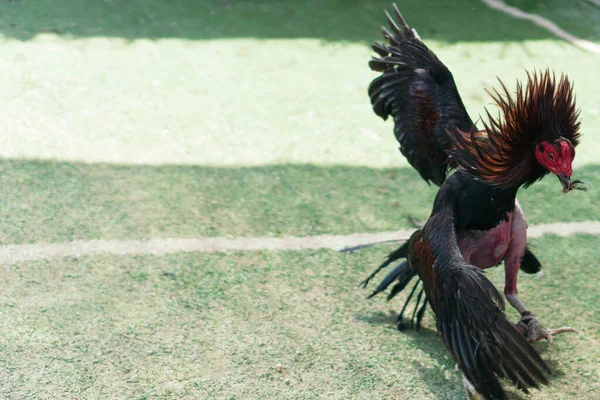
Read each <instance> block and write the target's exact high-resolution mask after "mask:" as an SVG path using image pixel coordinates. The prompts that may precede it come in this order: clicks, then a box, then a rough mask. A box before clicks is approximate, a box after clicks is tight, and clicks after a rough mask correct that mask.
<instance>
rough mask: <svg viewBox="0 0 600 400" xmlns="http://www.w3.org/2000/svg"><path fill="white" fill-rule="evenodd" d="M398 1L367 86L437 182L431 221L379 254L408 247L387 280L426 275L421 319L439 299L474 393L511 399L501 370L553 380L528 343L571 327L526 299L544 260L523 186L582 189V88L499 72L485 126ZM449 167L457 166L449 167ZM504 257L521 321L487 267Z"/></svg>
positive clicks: (523, 383) (452, 346) (532, 381)
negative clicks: (556, 323) (542, 182)
mask: <svg viewBox="0 0 600 400" xmlns="http://www.w3.org/2000/svg"><path fill="white" fill-rule="evenodd" d="M394 10H395V14H396V18H397V20H398V21H399V22H396V21H394V19H393V18H392V17H391V16H390V15H389V14H388V13H387V12H386V14H387V16H388V20H389V26H390V27H389V29H387V28H385V27H383V28H382V32H383V35H384V37H385V39H386V40H387V44H385V45H384V44H379V43H375V44H374V45H373V49H374V50H375V51H376V52H377V54H378V55H379V57H376V58H373V60H372V61H371V62H370V67H371V68H372V69H373V70H375V71H379V72H382V75H381V76H380V77H378V78H376V79H375V80H374V81H373V82H372V83H371V85H370V87H369V94H370V97H371V101H372V104H373V109H374V111H375V113H376V114H377V115H379V116H381V117H382V118H384V119H386V118H387V117H388V116H392V117H393V119H394V123H395V127H394V132H395V134H396V138H397V139H398V141H399V142H400V146H401V147H400V150H401V152H402V154H404V155H405V156H406V158H407V159H408V161H409V162H410V164H411V165H412V166H413V167H415V169H416V170H417V171H418V172H419V173H420V174H421V176H422V177H423V178H424V179H425V180H431V181H432V182H434V183H435V184H437V185H439V186H440V189H439V191H438V193H437V195H436V197H435V200H434V204H433V210H432V213H431V215H430V217H429V219H428V221H427V222H426V223H425V225H424V226H423V227H422V229H419V230H417V231H416V232H415V233H414V234H413V235H412V236H411V238H410V239H409V240H408V241H407V242H406V243H404V244H403V245H402V246H401V247H400V248H399V249H398V250H396V251H395V252H393V253H392V254H390V255H389V256H388V260H386V262H385V263H384V265H382V266H385V265H387V264H389V263H390V262H392V261H395V260H397V259H400V258H406V261H405V262H402V263H401V264H400V265H399V266H398V267H396V269H395V270H394V271H393V273H391V274H390V275H389V276H388V277H387V278H386V279H385V280H384V282H382V285H384V286H386V285H388V284H389V283H391V281H393V280H396V279H397V280H398V283H397V284H396V286H395V287H394V289H393V290H392V294H391V295H394V294H395V293H397V292H399V291H401V290H403V289H404V288H405V287H406V286H407V284H408V283H409V282H410V281H411V280H412V279H413V277H415V276H418V278H419V279H420V281H422V283H423V290H422V291H421V292H419V295H418V297H417V307H416V308H415V312H413V319H414V317H415V313H417V324H419V322H420V319H421V318H422V316H423V313H424V311H425V308H426V305H427V304H429V305H430V306H431V308H432V309H433V311H434V313H435V315H436V325H437V329H438V331H439V332H440V333H441V336H442V337H443V339H444V342H445V344H446V347H447V348H448V349H449V350H450V352H451V353H452V356H453V358H454V360H455V361H456V363H457V364H458V366H459V368H460V370H461V372H462V376H463V386H464V389H465V391H466V393H467V396H468V397H469V398H479V396H478V394H480V395H482V396H483V397H485V398H489V399H505V398H506V394H505V392H504V391H503V389H502V386H501V385H500V383H499V379H498V378H502V377H506V378H508V379H509V380H510V381H511V382H512V383H513V384H515V385H516V386H517V387H518V388H520V389H522V390H523V391H525V392H527V388H528V387H535V388H539V387H540V385H541V384H546V383H548V380H547V377H546V373H547V372H549V369H548V367H547V365H546V363H545V362H544V361H543V359H542V358H541V357H540V355H539V354H538V353H537V351H536V350H535V349H534V348H533V347H532V345H531V344H530V342H533V341H537V340H539V339H542V338H545V339H547V340H548V341H550V342H552V340H553V338H554V336H555V335H557V334H559V333H563V332H573V331H574V330H573V329H572V328H570V327H564V328H560V329H557V330H552V329H546V328H544V327H543V326H542V325H541V324H540V323H539V322H538V320H537V319H536V317H535V316H534V315H533V314H532V313H531V311H529V309H528V308H527V307H526V306H525V304H524V303H523V301H522V300H521V299H520V298H519V295H518V291H517V274H518V271H519V268H524V269H525V270H527V271H530V272H531V271H535V270H539V261H537V259H536V258H535V256H534V255H533V254H532V253H531V252H529V251H528V250H527V222H526V220H525V217H524V215H523V212H522V210H521V208H520V207H519V204H518V202H517V200H516V195H517V191H518V189H519V188H520V187H528V186H530V185H531V184H533V183H535V182H536V181H538V180H539V179H542V178H543V177H544V176H546V175H547V174H549V173H552V174H554V175H556V176H557V177H558V179H559V181H560V183H561V185H562V189H563V192H565V193H566V192H568V191H570V190H573V189H580V190H585V188H584V187H583V184H582V182H581V181H578V180H572V179H571V177H572V162H573V159H574V157H575V147H576V146H577V144H578V143H579V137H580V133H579V112H578V110H577V109H576V105H575V98H574V95H573V87H572V85H571V83H570V82H569V80H568V78H567V77H565V76H561V77H560V78H559V79H558V81H557V79H556V78H555V76H554V75H553V74H551V73H550V72H549V71H548V70H546V71H545V72H540V73H539V74H538V73H533V74H528V80H527V83H526V84H525V85H521V84H520V83H518V84H517V89H516V94H514V95H511V93H510V92H509V91H508V89H507V88H506V86H505V85H504V84H502V82H500V86H501V88H500V90H495V91H493V92H489V93H490V95H491V97H492V99H493V100H494V102H495V103H496V105H497V106H498V107H499V109H500V113H501V118H494V117H493V116H492V115H491V114H490V113H489V112H486V113H487V122H484V123H483V128H484V129H482V130H480V129H478V128H477V127H476V126H475V124H474V123H473V121H472V120H471V118H470V117H469V115H468V114H467V112H466V110H465V107H464V105H463V103H462V100H461V99H460V96H459V94H458V91H457V89H456V86H455V84H454V79H453V77H452V74H451V73H450V71H449V70H448V68H447V67H446V66H445V65H444V64H443V63H442V62H441V61H440V60H439V59H438V58H437V57H436V56H435V54H433V52H431V51H430V50H429V49H428V48H427V47H426V46H425V44H424V43H423V42H422V41H421V40H420V38H419V37H418V36H417V34H416V32H415V31H414V30H412V29H411V28H409V26H408V25H407V24H406V22H405V21H404V19H403V18H402V15H401V14H400V12H399V10H398V8H397V7H396V6H395V5H394ZM449 167H452V168H456V172H454V173H453V174H452V175H450V176H449V177H448V178H446V175H447V171H448V168H449ZM502 260H504V264H505V286H504V295H505V297H506V299H507V300H508V302H509V303H510V304H511V305H512V306H513V307H514V308H515V309H516V310H517V311H518V312H519V313H520V315H521V320H520V322H519V323H518V324H517V325H513V324H511V323H510V322H509V321H508V319H507V318H506V315H505V314H504V308H505V307H504V304H505V303H504V298H503V297H502V295H501V294H500V293H499V292H498V291H497V290H496V288H495V287H494V286H493V284H492V283H491V282H490V281H489V280H488V279H487V278H486V277H485V276H484V274H483V272H482V270H483V269H485V268H490V267H493V266H495V265H497V264H499V263H500V262H501V261H502ZM386 263H387V264H386ZM367 281H368V279H367ZM418 284H419V282H418V281H417V285H418ZM382 285H380V286H382ZM417 285H415V286H414V287H413V290H412V292H411V294H410V296H409V299H410V297H412V295H413V294H414V292H415V290H416V288H417ZM376 292H377V290H376ZM423 293H424V294H425V297H424V298H423V300H422V295H423ZM421 301H422V302H423V305H422V306H421V307H420V308H419V305H420V303H421ZM406 304H408V301H407V303H406ZM406 304H405V307H404V308H403V310H402V312H401V315H402V313H403V312H404V309H405V308H406ZM417 308H419V309H418V312H417Z"/></svg>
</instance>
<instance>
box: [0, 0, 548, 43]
mask: <svg viewBox="0 0 600 400" xmlns="http://www.w3.org/2000/svg"><path fill="white" fill-rule="evenodd" d="M397 2H398V5H399V7H400V9H401V10H402V12H403V13H404V15H405V17H406V18H407V20H408V22H409V23H410V24H411V25H412V26H414V27H416V28H417V29H418V31H419V33H420V34H421V36H422V37H423V38H425V39H427V40H431V39H435V40H439V41H443V42H447V43H454V42H462V41H496V42H502V41H521V40H526V39H534V40H542V39H551V40H556V37H554V36H553V35H551V34H550V33H548V32H546V31H545V30H543V29H541V28H538V27H536V26H534V25H533V24H530V23H526V22H523V21H520V20H516V19H514V18H512V17H508V16H505V15H504V14H502V13H500V12H498V11H495V10H492V9H489V8H488V7H486V6H485V5H484V4H482V3H481V2H480V1H475V0H459V1H453V2H440V1H436V0H425V1H404V0H398V1H397ZM523 2H524V0H520V1H517V3H519V4H517V5H520V6H523V4H520V3H523ZM391 3H392V0H372V1H359V0H331V1H326V0H308V1H303V2H289V1H288V2H286V1H279V0H254V1H249V0H204V1H194V0H148V1H143V2H141V1H125V0H106V1H94V2H91V1H83V2H82V1H77V0H63V1H57V0H42V1H37V2H33V1H5V2H2V4H1V5H0V16H1V17H0V32H1V33H2V34H3V35H5V36H6V37H10V38H16V39H19V40H29V39H32V38H34V37H35V36H36V35H38V34H43V33H54V34H58V35H64V36H72V37H119V38H123V39H127V40H133V39H140V38H147V39H163V38H185V39H192V40H198V39H200V40H202V39H220V38H259V39H275V38H277V39H279V38H284V39H287V38H316V39H323V40H326V41H355V42H364V43H368V42H370V41H371V40H373V39H374V38H378V37H379V26H380V25H381V24H382V23H383V22H384V21H385V19H384V14H383V9H384V8H385V9H389V8H390V7H391ZM525 3H527V4H524V5H525V6H527V7H528V8H531V7H533V6H535V5H536V4H537V3H538V1H537V0H526V1H525ZM527 7H526V8H527Z"/></svg>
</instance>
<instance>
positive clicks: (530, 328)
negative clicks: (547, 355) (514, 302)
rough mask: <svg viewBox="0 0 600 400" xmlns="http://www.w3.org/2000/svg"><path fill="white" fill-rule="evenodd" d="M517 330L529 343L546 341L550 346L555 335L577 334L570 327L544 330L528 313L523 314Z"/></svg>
mask: <svg viewBox="0 0 600 400" xmlns="http://www.w3.org/2000/svg"><path fill="white" fill-rule="evenodd" d="M517 329H518V330H519V331H520V332H521V333H522V334H523V335H524V336H525V337H527V340H528V341H529V342H531V343H533V342H537V341H538V340H540V339H546V340H547V341H548V343H550V344H552V343H553V342H554V336H556V335H559V334H561V333H566V332H575V333H577V331H576V330H575V329H573V328H571V327H570V326H563V327H562V328H558V329H546V328H544V327H543V326H542V325H540V323H539V322H538V320H537V319H536V318H535V316H534V315H533V314H532V313H531V312H529V311H527V312H524V313H523V315H522V317H521V321H519V323H518V324H517Z"/></svg>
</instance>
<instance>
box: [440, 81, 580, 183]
mask: <svg viewBox="0 0 600 400" xmlns="http://www.w3.org/2000/svg"><path fill="white" fill-rule="evenodd" d="M527 78H528V79H527V86H526V87H525V88H523V86H522V85H521V83H519V82H517V90H516V94H515V96H514V97H512V96H511V95H510V93H509V91H508V89H507V88H506V86H505V85H504V84H503V83H502V81H500V80H499V79H498V80H499V81H500V85H501V88H502V89H501V90H500V91H498V90H494V92H493V93H490V92H489V91H488V93H489V94H490V96H491V97H492V99H493V100H494V102H495V103H496V105H497V106H498V107H499V108H500V114H501V115H500V116H499V118H494V117H492V115H491V114H490V112H489V111H488V110H486V114H487V117H488V122H487V123H484V126H485V131H481V132H474V131H473V132H463V131H461V130H458V129H457V130H454V131H452V132H448V133H449V134H450V135H451V136H453V137H454V139H455V143H456V147H455V149H454V150H451V151H450V153H451V157H452V158H453V159H454V160H455V161H456V162H457V163H458V164H459V165H460V166H461V167H463V168H464V169H466V170H467V171H469V172H470V173H472V174H474V175H476V176H478V177H479V178H481V179H482V180H484V181H486V182H488V183H490V184H492V185H494V186H498V187H505V188H508V187H515V186H520V185H523V184H524V185H525V186H528V185H530V184H532V183H533V182H535V181H536V180H538V179H540V178H542V177H543V176H544V175H546V174H547V172H548V171H547V170H545V169H544V168H542V167H541V166H540V165H539V164H538V163H537V162H536V159H535V151H534V149H535V146H536V144H537V143H540V142H542V141H548V142H555V141H558V140H559V139H560V138H564V139H567V140H569V141H570V142H571V143H572V144H573V146H577V144H578V143H579V121H578V119H579V111H578V110H577V109H576V105H575V97H574V95H573V86H572V85H571V83H570V82H569V79H568V78H567V77H566V76H564V75H561V77H560V80H559V81H558V83H556V79H555V77H554V74H551V73H550V71H549V70H546V71H545V72H543V73H540V74H539V75H538V74H537V73H535V72H534V73H533V74H529V73H527Z"/></svg>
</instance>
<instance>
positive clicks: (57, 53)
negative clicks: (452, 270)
mask: <svg viewBox="0 0 600 400" xmlns="http://www.w3.org/2000/svg"><path fill="white" fill-rule="evenodd" d="M390 5H391V1H390V0H378V1H354V0H353V1H346V0H344V1H341V0H337V1H327V2H325V1H322V0H310V1H306V2H294V3H293V6H292V3H289V2H282V1H266V0H264V1H230V2H226V1H210V0H208V1H203V2H192V1H182V0H177V1H168V2H167V1H158V0H154V1H145V2H143V3H142V2H132V1H124V0H114V1H106V2H103V1H98V2H93V3H90V2H79V1H75V0H66V1H49V0H42V1H37V2H27V1H22V2H3V3H2V4H0V14H1V16H0V35H2V36H3V39H2V38H0V41H3V43H2V49H3V52H2V55H1V56H0V68H2V70H3V71H6V73H4V74H0V87H2V96H0V107H1V108H2V110H3V113H2V116H1V117H0V124H1V127H2V129H0V156H1V157H4V158H27V159H58V160H75V161H82V162H101V163H115V164H164V163H167V164H200V165H206V166H248V165H264V164H286V163H295V164H307V163H312V164H319V165H338V164H343V165H368V166H373V167H391V166H405V165H406V163H405V161H404V160H403V158H402V157H401V156H400V155H399V154H398V151H397V144H396V143H395V139H394V138H393V134H392V127H391V122H389V121H388V123H384V122H383V121H381V120H380V119H379V118H378V117H376V116H375V115H374V114H373V112H372V111H371V108H370V104H369V100H368V97H367V94H366V90H367V86H368V84H369V82H370V81H371V80H372V79H374V78H375V77H376V74H375V73H373V72H371V71H370V70H369V68H368V67H367V61H368V60H369V59H370V57H371V54H372V52H371V51H370V49H369V47H368V45H369V44H370V43H371V41H373V40H375V39H377V40H379V39H380V35H379V32H378V28H379V26H380V25H381V24H382V23H383V22H384V21H385V20H384V14H383V9H384V8H389V7H390ZM399 6H400V8H401V9H402V10H403V12H404V13H405V16H406V18H407V20H408V21H409V22H410V23H411V24H412V25H413V26H414V27H416V28H417V30H418V31H419V32H420V34H421V35H422V37H423V39H424V40H425V41H426V43H427V44H428V45H429V46H430V47H431V48H432V49H433V50H434V51H436V53H437V54H438V56H439V57H440V58H441V59H442V60H443V61H444V62H445V63H446V64H447V65H448V66H449V67H450V69H451V70H452V71H453V73H454V75H455V78H456V81H457V84H458V87H459V89H460V93H461V94H462V96H463V98H464V100H465V103H466V106H467V108H468V110H469V111H470V113H471V115H472V116H473V118H476V117H477V116H478V115H479V114H481V112H482V111H483V107H484V106H486V105H489V103H490V99H489V97H488V96H487V95H486V94H485V91H484V88H491V87H493V86H496V85H497V82H496V80H495V76H499V77H501V78H502V79H504V80H505V81H506V82H507V83H508V84H509V87H514V81H515V78H516V77H519V78H523V77H524V75H525V74H524V69H529V70H531V69H533V68H538V69H539V68H546V67H550V68H552V69H554V70H556V71H558V72H560V71H562V72H566V73H568V74H569V76H570V77H571V78H573V80H574V81H575V85H576V93H577V96H578V100H579V104H580V106H581V108H582V118H583V125H582V130H583V133H584V139H583V145H582V150H581V151H580V152H579V153H578V162H580V163H594V162H596V157H595V154H597V153H598V151H599V150H600V148H599V147H598V143H600V140H598V138H599V136H598V134H597V132H599V131H600V129H599V128H600V120H599V115H600V114H599V109H598V104H600V82H599V81H598V80H597V79H595V78H594V74H593V71H597V70H598V69H599V68H600V58H599V57H598V56H597V55H595V54H590V53H586V52H584V51H583V50H580V49H578V48H575V47H573V46H571V45H569V44H567V43H566V42H564V41H561V40H557V39H556V38H554V37H553V36H552V35H551V34H550V33H548V32H546V31H545V30H543V29H541V28H539V27H536V26H534V25H533V24H530V23H527V22H524V21H520V20H516V19H514V18H512V17H509V16H506V15H503V14H502V13H499V12H497V11H495V10H491V9H488V8H487V7H485V6H484V5H483V4H482V3H480V2H479V1H475V0H470V1H467V0H462V1H453V2H449V3H448V4H445V3H444V4H440V2H437V1H434V0H427V1H419V2H417V1H400V2H399ZM561 10H562V7H561ZM573 12H576V11H573ZM556 13H557V15H558V11H557V12H556ZM577 15H579V14H577ZM581 15H582V17H585V18H595V20H598V18H600V10H599V11H598V12H597V13H593V12H585V13H582V14H581ZM585 26H587V25H583V27H585ZM582 29H583V28H582ZM592 31H593V30H592V29H591V28H590V32H592Z"/></svg>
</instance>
